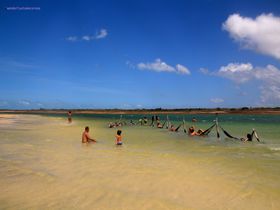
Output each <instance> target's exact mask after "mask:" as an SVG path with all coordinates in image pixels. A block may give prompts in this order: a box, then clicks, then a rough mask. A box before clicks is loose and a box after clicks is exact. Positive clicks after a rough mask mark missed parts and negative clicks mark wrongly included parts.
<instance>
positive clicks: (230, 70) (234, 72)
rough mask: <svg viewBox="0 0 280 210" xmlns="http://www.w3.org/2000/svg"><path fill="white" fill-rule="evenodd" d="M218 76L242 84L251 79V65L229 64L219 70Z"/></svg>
mask: <svg viewBox="0 0 280 210" xmlns="http://www.w3.org/2000/svg"><path fill="white" fill-rule="evenodd" d="M218 75H219V76H222V77H225V78H228V79H230V80H233V81H234V82H236V83H244V82H247V81H248V80H250V79H251V78H252V76H253V66H252V64H251V63H229V64H228V65H226V66H222V67H221V68H220V70H219V71H218Z"/></svg>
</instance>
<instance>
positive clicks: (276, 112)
mask: <svg viewBox="0 0 280 210" xmlns="http://www.w3.org/2000/svg"><path fill="white" fill-rule="evenodd" d="M71 111H72V113H74V114H186V115H188V114H190V115H191V114H244V115H250V114H257V115H258V114H260V115H261V114H270V115H280V108H251V109H247V108H246V109H244V108H243V109H141V110H139V109H135V110H123V109H72V110H71ZM67 112H68V109H43V110H42V109H40V110H0V114H65V113H67Z"/></svg>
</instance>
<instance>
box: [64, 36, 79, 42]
mask: <svg viewBox="0 0 280 210" xmlns="http://www.w3.org/2000/svg"><path fill="white" fill-rule="evenodd" d="M66 40H67V41H70V42H75V41H78V37H76V36H68V37H66Z"/></svg>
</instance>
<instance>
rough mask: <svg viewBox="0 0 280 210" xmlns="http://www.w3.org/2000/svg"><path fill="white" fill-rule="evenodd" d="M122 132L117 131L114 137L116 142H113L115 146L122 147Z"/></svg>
mask: <svg viewBox="0 0 280 210" xmlns="http://www.w3.org/2000/svg"><path fill="white" fill-rule="evenodd" d="M121 134H122V131H121V130H118V131H117V135H116V141H115V144H116V145H122V136H121Z"/></svg>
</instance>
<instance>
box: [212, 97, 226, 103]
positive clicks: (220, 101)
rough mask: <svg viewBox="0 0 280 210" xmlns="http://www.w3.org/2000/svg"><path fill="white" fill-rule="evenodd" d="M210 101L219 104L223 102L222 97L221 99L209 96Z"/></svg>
mask: <svg viewBox="0 0 280 210" xmlns="http://www.w3.org/2000/svg"><path fill="white" fill-rule="evenodd" d="M210 101H211V102H212V103H215V104H220V103H223V102H224V99H222V98H211V99H210Z"/></svg>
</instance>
